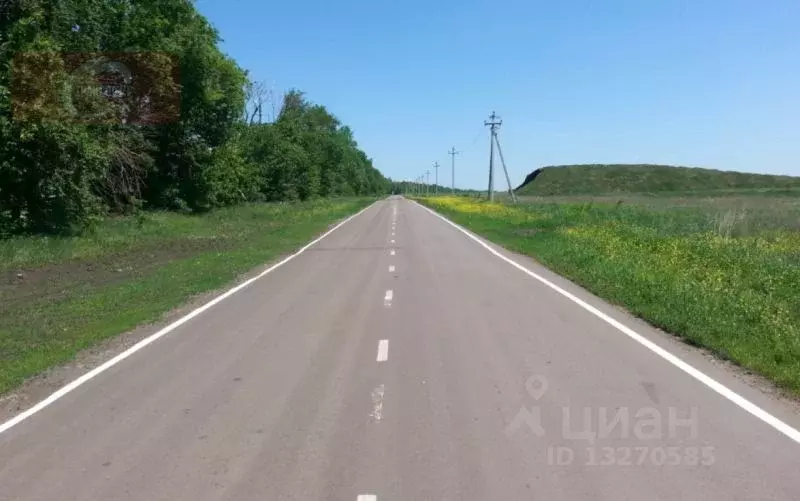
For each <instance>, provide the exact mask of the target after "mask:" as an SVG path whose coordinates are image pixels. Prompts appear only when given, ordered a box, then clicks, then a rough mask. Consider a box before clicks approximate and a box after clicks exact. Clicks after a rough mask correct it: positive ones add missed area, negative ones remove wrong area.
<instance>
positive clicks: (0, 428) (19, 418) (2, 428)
mask: <svg viewBox="0 0 800 501" xmlns="http://www.w3.org/2000/svg"><path fill="white" fill-rule="evenodd" d="M373 205H375V202H373V203H372V204H370V205H368V206H366V207H364V208H363V209H361V210H360V211H358V212H356V213H355V214H353V215H351V216H350V217H348V218H347V219H345V220H344V221H340V222H339V223H338V224H337V225H336V226H334V227H333V228H331V229H329V230H328V231H326V232H325V233H323V234H322V235H320V236H319V237H317V238H315V239H314V240H312V241H311V242H309V243H307V244H306V245H304V246H303V247H301V248H300V250H298V251H297V252H295V253H294V254H292V255H290V256H288V257H286V258H284V259H283V260H281V261H280V262H278V263H275V264H273V265H272V266H270V267H269V268H267V269H266V270H264V271H262V272H261V273H259V274H258V275H256V276H255V277H253V278H250V279H248V280H246V281H244V282H242V283H241V284H239V285H237V286H236V287H233V288H232V289H230V290H228V291H227V292H225V293H223V294H221V295H219V296H217V297H215V298H214V299H212V300H211V301H209V302H207V303H206V304H204V305H202V306H200V307H199V308H197V309H195V310H193V311H191V312H190V313H188V314H187V315H185V316H183V317H181V318H179V319H178V320H176V321H175V322H172V323H171V324H169V325H167V326H166V327H164V328H162V329H161V330H159V331H158V332H156V333H155V334H151V335H150V336H148V337H146V338H144V339H142V340H141V341H139V342H138V343H136V344H135V345H133V346H131V347H130V348H128V349H127V350H125V351H123V352H122V353H120V354H119V355H117V356H115V357H114V358H112V359H111V360H108V361H106V362H105V363H103V364H102V365H99V366H98V367H95V368H94V369H92V370H90V371H89V372H87V373H86V374H84V375H82V376H80V377H78V378H77V379H75V380H73V381H72V382H70V383H67V384H66V385H64V386H62V387H61V388H60V389H58V390H56V391H55V392H53V393H51V394H50V395H49V396H48V397H47V398H45V399H44V400H42V401H40V402H39V403H37V404H36V405H34V406H33V407H31V408H30V409H27V410H25V411H23V412H21V413H20V414H17V415H16V416H14V417H13V418H11V419H9V420H8V421H6V422H5V423H3V424H0V433H3V432H6V431H8V430H9V429H11V428H12V427H14V426H16V425H17V424H19V423H21V422H23V421H25V420H26V419H28V418H29V417H31V416H33V415H34V414H36V413H37V412H39V411H41V410H42V409H44V408H46V407H48V406H49V405H51V404H53V403H54V402H56V401H57V400H59V399H60V398H61V397H63V396H64V395H66V394H67V393H69V392H71V391H73V390H74V389H76V388H78V387H79V386H81V385H82V384H84V383H86V382H88V381H89V380H91V379H93V378H94V377H95V376H97V375H98V374H100V373H102V372H105V371H107V370H108V369H110V368H111V367H113V366H115V365H117V364H118V363H120V362H122V361H123V360H125V359H126V358H128V357H130V356H131V355H133V354H134V353H136V352H137V351H139V350H141V349H142V348H144V347H146V346H147V345H149V344H151V343H153V342H155V341H157V340H158V339H160V338H162V337H164V336H165V335H167V334H169V333H170V332H172V331H174V330H175V329H177V328H178V327H180V326H181V325H183V324H185V323H186V322H188V321H189V320H191V319H193V318H194V317H196V316H198V315H200V314H201V313H203V312H205V311H206V310H208V309H209V308H211V307H212V306H214V305H216V304H217V303H220V302H222V301H223V300H225V299H227V298H228V297H230V296H232V295H234V294H235V293H237V292H239V291H240V290H242V289H244V288H245V287H247V286H248V285H250V284H252V283H253V282H255V281H256V280H258V279H260V278H262V277H264V276H265V275H267V274H268V273H270V272H271V271H272V270H274V269H276V268H279V267H281V266H283V265H284V264H286V263H288V262H289V261H291V260H292V259H294V258H296V257H297V256H299V255H300V254H302V253H304V252H305V251H306V250H308V249H309V248H310V247H311V246H313V245H315V244H316V243H318V242H319V241H320V240H322V239H323V238H325V237H327V236H328V235H330V234H331V233H333V232H334V231H336V230H338V229H339V228H341V227H342V226H343V225H345V224H346V223H348V222H349V221H350V220H351V219H353V218H355V217H357V216H360V215H361V214H363V213H364V212H365V211H366V210H367V209H369V208H370V207H372V206H373Z"/></svg>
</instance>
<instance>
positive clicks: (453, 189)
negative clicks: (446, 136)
mask: <svg viewBox="0 0 800 501" xmlns="http://www.w3.org/2000/svg"><path fill="white" fill-rule="evenodd" d="M459 153H461V152H460V151H456V147H455V146H453V148H452V149H451V150H450V151H448V152H447V154H448V155H450V156H451V157H453V158H452V164H451V168H452V170H451V174H450V182H451V188H450V191H451V192H452V193H453V194H454V195H455V193H456V155H458V154H459Z"/></svg>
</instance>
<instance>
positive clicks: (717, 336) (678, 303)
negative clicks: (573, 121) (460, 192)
mask: <svg viewBox="0 0 800 501" xmlns="http://www.w3.org/2000/svg"><path fill="white" fill-rule="evenodd" d="M614 200H615V203H608V201H603V198H602V197H600V198H595V199H592V200H583V201H576V200H574V199H572V200H565V199H564V198H558V199H552V200H549V199H546V198H542V199H538V200H537V201H536V202H534V203H523V204H519V205H516V206H510V205H505V204H502V203H495V204H489V203H487V202H481V201H477V200H474V199H466V198H460V199H459V198H438V199H437V198H428V199H423V200H422V202H423V203H425V204H426V205H428V206H430V207H431V208H434V209H436V210H437V211H439V212H441V213H443V214H445V215H446V216H448V217H450V218H451V219H453V220H454V221H456V222H458V223H460V224H462V225H464V226H466V227H468V228H470V229H471V230H473V231H475V232H476V233H479V234H481V235H483V236H485V237H487V238H489V239H490V240H492V241H494V242H497V243H499V244H501V245H503V246H505V247H506V248H509V249H511V250H514V251H517V252H520V253H524V254H528V255H531V256H533V257H535V258H536V259H537V260H539V261H540V262H542V263H543V264H544V265H546V266H548V267H549V268H550V269H552V270H554V271H556V272H558V273H560V274H562V275H563V276H566V277H568V278H570V279H572V280H574V281H575V282H577V283H578V284H580V285H582V286H584V287H586V288H587V289H588V290H590V291H592V292H594V293H595V294H597V295H599V296H601V297H603V298H605V299H607V300H609V301H611V302H613V303H616V304H619V305H622V306H624V307H625V308H627V309H628V310H629V311H630V312H632V313H634V314H635V315H637V316H639V317H641V318H643V319H645V320H647V321H649V322H650V323H651V324H653V325H655V326H657V327H660V328H662V329H664V330H666V331H668V332H671V333H674V334H676V335H677V336H680V337H681V338H682V339H684V340H685V341H687V342H688V343H690V344H693V345H697V346H702V347H704V348H707V349H709V350H711V351H712V352H714V353H715V354H717V355H718V356H719V357H721V358H724V359H727V360H731V361H733V362H735V363H737V364H739V365H740V366H742V367H745V368H747V369H749V370H752V371H754V372H756V373H759V374H762V375H764V376H766V377H767V378H769V379H771V380H772V381H774V382H775V383H776V384H778V385H779V386H781V387H783V388H786V389H788V390H790V391H791V392H794V394H796V395H800V285H799V284H800V225H799V224H798V216H800V199H791V198H790V199H788V200H787V199H784V198H781V199H772V200H770V199H758V200H756V201H753V200H752V199H749V198H748V197H744V198H736V197H732V198H718V199H687V198H682V199H679V200H683V203H682V204H678V203H676V202H675V200H672V201H668V200H654V199H653V198H649V197H641V196H630V197H624V198H619V197H617V198H615V199H614ZM620 201H621V202H622V203H619V202H620ZM748 203H750V204H752V205H747V204H748ZM743 204H744V205H743Z"/></svg>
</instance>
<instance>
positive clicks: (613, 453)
mask: <svg viewBox="0 0 800 501" xmlns="http://www.w3.org/2000/svg"><path fill="white" fill-rule="evenodd" d="M393 227H394V230H393ZM393 241H394V242H393ZM503 255H506V256H510V257H511V258H512V259H513V260H515V261H516V262H518V263H521V264H522V265H523V266H525V267H526V268H528V269H529V270H531V271H534V272H535V273H538V274H541V275H542V276H544V277H546V278H547V279H549V280H552V281H553V282H554V283H556V284H558V285H559V286H561V287H564V288H565V289H566V290H568V291H569V292H571V293H573V294H575V295H576V296H578V297H580V298H582V299H583V300H585V301H586V302H587V303H589V304H591V305H593V306H594V307H596V308H598V309H599V310H601V311H603V312H605V313H606V314H607V315H609V316H611V317H613V318H614V319H616V320H618V321H620V322H623V323H624V324H625V325H627V326H628V327H630V328H632V329H635V331H636V332H637V333H639V334H641V335H642V336H644V337H646V338H647V339H649V340H651V341H653V342H654V343H656V344H658V345H659V346H662V347H664V348H666V349H667V350H669V351H670V352H671V353H674V354H676V355H678V356H679V357H681V359H683V360H685V361H687V362H689V363H690V364H692V366H694V367H696V368H697V369H699V370H700V371H702V372H703V374H705V375H707V376H708V377H709V378H713V380H715V381H717V382H719V383H722V384H724V385H725V386H726V387H727V388H729V389H730V391H732V392H735V393H736V394H737V395H740V396H743V397H745V398H747V399H749V400H750V401H751V402H752V403H754V404H755V405H758V406H759V407H760V408H761V409H763V410H764V411H766V412H768V413H770V415H772V416H775V417H777V418H779V419H781V420H783V421H784V422H785V423H788V424H789V425H791V426H794V427H797V425H798V420H797V415H796V414H795V413H794V412H793V411H792V409H790V408H788V407H787V406H785V404H782V403H781V402H778V401H776V400H774V399H772V398H771V397H769V396H767V395H765V394H763V393H762V392H761V391H759V390H757V389H754V388H752V387H751V386H749V385H748V384H746V383H745V382H743V381H742V380H741V379H740V378H739V377H737V376H735V375H733V374H732V373H730V372H728V370H727V369H725V368H724V367H722V366H721V365H719V364H715V363H713V362H711V361H709V360H708V359H706V358H705V357H704V356H702V355H699V354H697V353H695V352H693V351H691V350H689V349H686V348H682V347H681V346H680V345H679V344H677V343H675V342H673V341H671V340H670V339H668V338H667V337H666V336H664V335H663V334H661V333H659V332H656V331H655V330H654V329H651V328H649V327H647V326H646V325H644V324H643V323H641V322H639V321H636V320H634V319H632V318H630V317H628V316H627V315H625V314H624V313H621V312H619V311H617V310H616V309H615V308H613V307H611V306H609V305H606V304H604V303H603V302H602V301H599V300H598V299H597V298H594V297H592V296H591V295H590V294H588V293H586V292H585V291H582V290H581V289H579V288H577V287H576V286H574V285H572V284H570V283H568V282H566V281H565V280H563V279H561V278H559V277H557V276H555V275H553V274H552V273H550V272H548V271H547V270H544V269H543V268H541V267H540V266H538V265H536V264H535V263H533V262H532V261H530V260H528V259H526V258H522V257H518V256H512V255H511V254H508V253H505V252H504V251H503ZM798 472H800V445H798V444H797V443H796V442H795V441H793V440H792V439H791V438H790V437H787V436H786V435H785V434H783V433H780V432H779V431H778V430H776V429H775V428H774V427H773V426H770V425H769V424H768V423H765V422H764V421H763V420H762V419H758V418H757V417H755V416H753V415H752V414H751V413H748V412H746V411H745V410H743V409H742V408H741V407H740V406H738V405H736V404H735V403H734V402H732V401H731V400H730V399H729V398H725V397H724V396H723V395H720V394H719V393H717V392H714V391H712V390H711V389H710V388H709V387H708V386H706V385H704V384H702V383H701V382H699V381H698V380H697V379H695V378H693V377H691V376H690V375H688V374H687V373H686V372H684V371H682V370H680V369H679V368H678V367H676V366H675V365H674V364H673V363H670V362H669V361H667V360H665V359H664V358H663V357H660V356H657V355H656V354H654V353H653V351H652V350H651V349H648V348H647V347H646V346H643V345H642V344H641V343H639V342H635V341H634V340H632V339H631V338H630V337H628V336H626V335H624V334H623V333H621V332H620V331H619V330H618V329H617V328H615V327H613V326H612V325H610V324H609V323H608V322H605V321H602V320H601V319H599V318H598V317H597V316H596V315H594V314H592V313H591V312H589V311H587V310H586V309H585V308H582V307H580V305H578V304H576V303H575V302H574V301H572V300H570V299H569V298H567V297H564V296H563V295H561V294H559V293H557V292H556V291H554V290H552V288H549V287H547V286H545V285H543V284H542V283H541V282H539V281H537V280H534V279H532V278H531V277H530V276H528V275H527V274H525V273H523V272H521V271H520V270H519V269H517V268H515V267H514V266H511V265H510V264H509V263H507V262H504V261H503V260H502V259H500V258H498V257H497V256H494V255H492V254H491V253H490V252H489V251H487V250H486V249H485V248H483V247H482V246H481V245H479V244H478V243H476V242H474V241H473V240H471V239H469V238H468V237H467V236H465V235H464V234H463V233H461V232H460V231H458V230H457V229H456V228H453V227H452V226H450V225H449V224H447V223H446V222H445V221H443V220H441V219H439V218H438V217H436V216H434V215H432V214H431V213H429V212H428V211H427V210H425V209H424V208H422V207H420V206H417V205H415V204H413V203H411V202H408V201H405V200H403V199H399V198H392V199H388V200H384V201H381V202H378V203H376V204H375V205H373V206H371V207H370V208H368V209H367V210H366V211H365V212H363V213H362V214H360V215H358V216H357V217H355V218H354V219H352V220H350V221H349V222H347V223H346V224H344V225H343V226H342V227H340V228H339V229H337V230H336V231H334V232H333V233H331V234H330V235H329V236H327V237H325V238H324V239H323V240H321V241H320V242H318V243H317V244H315V245H313V246H312V247H310V248H309V249H308V250H307V251H306V252H304V253H302V254H300V255H298V256H297V257H296V258H294V259H292V260H290V261H288V262H287V263H285V264H284V265H282V266H280V267H279V268H276V269H275V270H274V271H272V272H271V273H269V274H267V275H266V276H264V277H263V278H261V279H259V280H257V281H255V282H254V283H252V284H250V285H249V286H248V287H246V288H244V289H242V290H240V291H238V292H237V293H236V294H233V295H231V296H230V297H228V298H226V299H225V300H224V301H222V302H220V303H219V304H216V305H215V306H213V307H212V308H210V309H208V310H207V311H205V312H203V313H202V314H200V315H198V316H196V317H195V318H193V319H191V320H189V321H188V322H186V323H184V324H183V325H181V326H180V327H178V328H177V329H175V330H173V331H172V332H170V333H169V334H167V335H165V336H164V337H162V338H161V339H159V340H158V341H156V342H154V343H152V344H150V345H149V346H147V347H145V348H143V349H141V350H140V351H138V352H137V353H135V354H133V355H132V356H130V357H128V358H126V359H124V360H123V361H121V362H120V363H118V364H116V365H114V366H113V367H111V368H109V369H108V370H106V371H104V372H103V373H101V374H99V375H98V376H97V377H95V378H93V379H91V380H89V381H88V382H86V383H85V384H82V385H81V386H79V387H77V388H76V389H75V390H74V391H71V392H69V393H68V394H66V395H65V396H63V398H61V399H59V400H57V401H55V402H54V403H53V404H52V405H49V406H47V407H46V408H44V409H42V410H41V411H40V412H37V413H35V414H33V415H32V416H30V417H29V418H28V419H26V420H24V421H22V422H20V423H18V424H17V425H15V426H13V427H11V428H10V429H8V430H6V431H5V432H3V433H2V434H0V500H4V501H5V500H14V501H17V500H24V501H33V500H42V501H52V500H92V501H94V500H103V501H113V500H137V501H144V500H146V501H158V500H163V501H178V500H191V501H198V500H312V499H315V500H316V499H325V500H356V499H361V500H362V501H365V500H366V501H369V500H373V499H377V500H379V501H409V500H476V501H477V500H480V501H488V500H517V499H520V500H521V499H525V500H529V499H538V500H613V501H620V500H679V499H680V500H696V499H710V500H725V501H730V500H737V499H758V500H767V499H781V500H798V499H800V477H798ZM359 496H360V497H359ZM373 496H374V497H373Z"/></svg>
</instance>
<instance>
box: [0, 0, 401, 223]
mask: <svg viewBox="0 0 800 501" xmlns="http://www.w3.org/2000/svg"><path fill="white" fill-rule="evenodd" d="M12 6H13V7H12V10H11V11H9V12H7V13H6V14H7V15H6V16H5V17H4V18H2V19H0V236H2V235H7V234H10V233H15V232H20V231H36V232H54V231H64V230H68V229H70V228H74V227H80V226H82V225H85V224H87V223H90V222H91V221H92V220H93V219H94V218H97V217H102V216H104V215H106V214H108V213H127V212H131V211H135V210H138V209H140V208H143V207H144V208H165V209H173V210H194V211H200V210H206V209H209V208H213V207H217V206H223V205H230V204H235V203H240V202H244V201H261V200H265V201H276V200H298V199H299V200H303V199H308V198H313V197H320V196H339V195H364V194H374V193H382V192H386V191H387V190H388V180H386V179H385V178H384V177H383V176H382V175H381V174H380V172H378V170H376V169H375V168H374V166H373V165H372V162H371V160H370V159H369V158H368V157H367V156H366V155H365V154H364V153H363V152H362V151H361V150H360V149H359V148H358V145H357V143H356V142H355V140H354V139H353V134H352V131H351V130H350V129H349V128H347V127H345V126H342V125H341V124H340V123H339V121H338V120H337V119H336V117H334V116H333V115H332V114H330V113H329V112H328V111H327V109H326V108H325V107H324V106H319V105H314V104H311V103H309V102H308V101H307V100H306V98H305V96H304V95H303V94H302V93H301V92H298V91H291V92H289V93H287V94H286V96H285V97H284V100H283V105H282V106H281V108H280V111H279V112H278V113H277V117H275V116H273V115H274V114H275V113H274V111H272V110H269V109H268V108H267V106H268V105H271V106H273V107H274V100H273V96H271V94H268V92H267V91H266V89H265V87H264V86H263V85H262V84H259V83H257V82H251V81H250V80H249V79H248V77H247V74H246V72H245V71H243V70H242V69H241V68H240V67H239V66H238V65H237V64H236V62H235V61H233V60H232V59H231V58H229V57H227V56H226V55H224V54H222V53H221V52H220V50H219V49H218V47H217V43H218V41H219V37H218V34H217V32H216V31H215V30H214V29H213V27H212V26H211V25H210V24H209V23H208V22H207V20H206V19H205V18H204V17H202V16H201V15H200V14H199V13H198V12H197V11H196V9H195V8H194V6H193V5H192V3H190V2H187V1H186V0H136V1H131V0H121V1H115V2H109V1H107V0H18V1H17V2H12ZM119 68H123V71H120V70H119ZM101 77H102V78H101ZM248 100H249V103H248ZM273 109H274V108H273ZM264 117H267V122H269V123H265V121H264V120H263V119H264Z"/></svg>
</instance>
